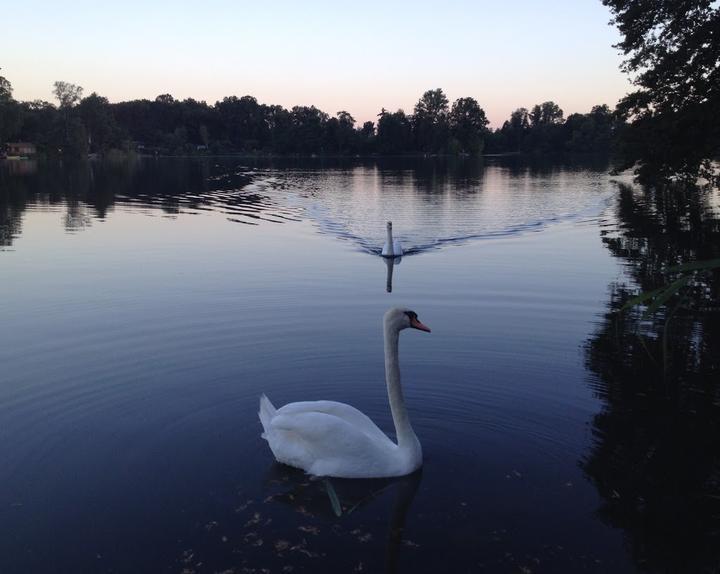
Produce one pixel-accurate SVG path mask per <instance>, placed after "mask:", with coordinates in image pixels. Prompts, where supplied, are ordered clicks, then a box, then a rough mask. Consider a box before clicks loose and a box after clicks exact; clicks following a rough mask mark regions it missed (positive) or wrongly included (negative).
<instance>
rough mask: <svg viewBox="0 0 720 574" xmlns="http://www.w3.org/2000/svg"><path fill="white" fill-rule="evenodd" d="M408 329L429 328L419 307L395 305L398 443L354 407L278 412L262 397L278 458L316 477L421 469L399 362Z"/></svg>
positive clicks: (390, 337) (393, 401) (393, 394)
mask: <svg viewBox="0 0 720 574" xmlns="http://www.w3.org/2000/svg"><path fill="white" fill-rule="evenodd" d="M408 327H412V328H413V329H419V330H420V331H426V332H428V333H429V332H430V329H429V328H428V327H427V326H425V325H423V324H422V323H421V322H420V320H419V319H418V316H417V313H415V312H414V311H410V310H409V309H400V308H393V309H390V310H389V311H388V312H387V313H385V316H384V317H383V328H384V331H385V380H386V383H387V393H388V400H389V402H390V411H391V412H392V418H393V422H394V423H395V432H396V434H397V441H398V442H397V444H395V443H394V442H393V441H391V440H390V439H389V438H388V437H387V435H386V434H385V433H384V432H382V431H381V430H380V429H379V428H378V427H377V425H375V423H374V422H372V421H371V420H370V418H368V416H367V415H365V414H363V413H362V412H360V411H359V410H357V409H356V408H354V407H351V406H350V405H346V404H344V403H337V402H334V401H303V402H299V403H289V404H287V405H285V406H284V407H281V408H279V409H277V410H276V409H275V407H273V405H272V403H271V402H270V400H269V399H268V398H267V397H266V396H265V395H262V397H260V412H259V413H258V414H259V416H260V422H261V423H262V426H263V430H264V432H263V434H262V437H263V438H264V439H265V440H267V441H268V444H269V445H270V450H272V452H273V454H274V455H275V458H276V459H277V460H278V462H282V463H284V464H288V465H290V466H295V467H297V468H301V469H303V470H304V471H305V472H307V473H309V474H313V475H315V476H334V477H339V478H380V477H390V476H404V475H406V474H410V473H411V472H413V471H414V470H417V469H418V468H420V466H421V465H422V449H421V448H420V441H419V440H418V438H417V436H415V432H414V431H413V429H412V426H410V418H409V416H408V412H407V409H406V407H405V399H404V398H403V393H402V388H401V386H400V366H399V364H398V340H399V338H400V331H402V330H403V329H407V328H408Z"/></svg>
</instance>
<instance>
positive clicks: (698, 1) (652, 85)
mask: <svg viewBox="0 0 720 574" xmlns="http://www.w3.org/2000/svg"><path fill="white" fill-rule="evenodd" d="M603 4H605V5H606V6H608V7H609V8H610V10H611V11H612V14H613V17H614V19H613V23H614V24H615V25H616V26H617V28H618V30H619V31H620V33H621V34H622V41H621V42H620V43H619V44H618V46H617V47H618V48H619V49H620V50H622V52H623V53H624V54H625V55H626V56H627V58H626V60H625V62H624V65H623V70H624V71H625V72H627V73H629V74H632V75H633V82H634V84H635V85H636V86H637V88H638V89H637V90H636V91H635V92H632V93H630V94H628V95H627V96H626V97H625V98H623V100H621V102H620V103H619V104H618V109H617V111H618V114H619V116H620V117H622V118H623V119H625V120H628V121H629V122H630V123H629V125H628V126H627V128H626V129H625V130H623V132H622V138H621V146H620V147H619V152H620V156H621V158H622V160H623V165H622V167H632V166H636V167H637V169H636V173H637V174H638V175H639V176H640V177H641V179H646V180H650V179H658V178H659V179H668V178H670V177H673V176H680V177H683V178H686V179H688V180H695V179H696V178H697V177H698V175H711V174H712V167H711V161H712V160H714V159H717V158H718V156H720V120H719V119H718V118H720V66H719V65H718V62H720V34H718V30H720V4H718V2H713V1H711V0H683V1H682V2H678V1H676V0H657V1H654V2H648V1H647V0H603ZM716 183H717V182H716Z"/></svg>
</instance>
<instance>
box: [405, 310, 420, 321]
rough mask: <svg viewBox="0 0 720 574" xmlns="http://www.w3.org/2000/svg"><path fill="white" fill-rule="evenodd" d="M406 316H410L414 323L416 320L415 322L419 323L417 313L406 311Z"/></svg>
mask: <svg viewBox="0 0 720 574" xmlns="http://www.w3.org/2000/svg"><path fill="white" fill-rule="evenodd" d="M405 314H406V315H407V316H408V319H410V320H411V321H413V320H414V321H417V320H418V316H417V313H416V312H415V311H405Z"/></svg>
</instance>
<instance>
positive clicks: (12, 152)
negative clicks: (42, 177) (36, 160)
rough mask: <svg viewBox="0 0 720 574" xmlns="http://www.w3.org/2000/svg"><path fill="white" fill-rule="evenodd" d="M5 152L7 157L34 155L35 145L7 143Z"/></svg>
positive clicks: (35, 151)
mask: <svg viewBox="0 0 720 574" xmlns="http://www.w3.org/2000/svg"><path fill="white" fill-rule="evenodd" d="M5 152H6V153H7V155H8V156H16V155H35V154H36V153H37V148H36V147H35V144H31V143H28V142H12V143H11V142H8V143H6V144H5Z"/></svg>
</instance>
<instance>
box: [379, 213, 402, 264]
mask: <svg viewBox="0 0 720 574" xmlns="http://www.w3.org/2000/svg"><path fill="white" fill-rule="evenodd" d="M402 254H403V250H402V245H400V242H399V241H396V240H393V234H392V221H388V222H387V241H386V242H385V245H383V248H382V253H381V255H382V256H383V257H400V256H401V255H402Z"/></svg>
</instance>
